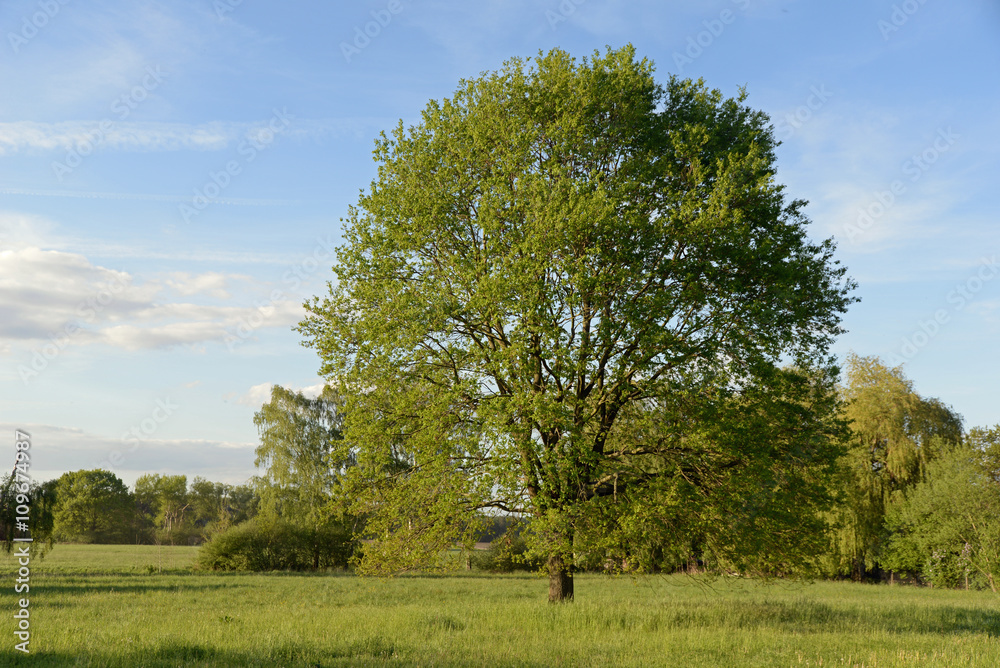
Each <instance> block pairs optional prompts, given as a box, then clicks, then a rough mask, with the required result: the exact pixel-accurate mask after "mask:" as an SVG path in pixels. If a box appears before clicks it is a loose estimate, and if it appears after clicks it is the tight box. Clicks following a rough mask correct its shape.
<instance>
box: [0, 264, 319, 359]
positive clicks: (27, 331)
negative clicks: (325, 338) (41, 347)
mask: <svg viewBox="0 0 1000 668" xmlns="http://www.w3.org/2000/svg"><path fill="white" fill-rule="evenodd" d="M246 280H247V277H246V276H243V275H240V274H223V273H219V272H208V273H205V274H186V273H174V274H171V275H170V276H169V277H168V278H167V279H166V281H165V282H164V281H160V280H157V279H156V278H152V279H150V280H147V281H145V282H142V283H138V282H137V281H136V280H134V277H133V276H131V275H130V274H128V273H126V272H122V271H116V270H113V269H109V268H107V267H102V266H99V265H95V264H93V263H91V262H90V261H89V260H88V259H87V258H86V257H84V256H83V255H80V254H76V253H66V252H63V251H53V250H41V249H40V248H35V247H28V248H22V249H19V250H5V251H0V316H2V317H0V343H6V344H9V342H11V341H29V342H30V341H33V340H44V339H49V338H59V339H60V340H63V339H65V340H67V341H68V342H69V343H72V344H76V345H82V344H93V343H103V344H107V345H111V346H114V347H118V348H124V349H126V350H138V349H149V348H164V347H170V346H176V345H193V344H198V343H205V342H209V341H218V342H220V343H221V342H222V341H223V340H224V339H225V338H226V337H227V336H230V335H231V332H233V331H237V329H238V328H239V327H240V326H241V325H242V326H243V327H244V329H245V330H246V331H248V332H249V334H248V335H246V336H244V338H248V337H249V336H252V335H253V334H254V333H255V332H257V331H259V330H260V329H263V328H269V327H288V326H290V325H292V324H295V323H297V322H299V321H300V320H301V319H302V317H303V316H304V312H303V310H302V306H301V304H300V303H298V301H297V300H295V299H291V298H289V299H287V300H284V301H278V302H274V303H262V305H255V304H253V303H252V302H251V301H250V300H249V299H248V300H247V302H246V303H245V304H240V305H230V304H195V303H191V302H187V301H175V300H172V299H171V298H170V297H171V293H174V294H179V295H180V296H181V297H182V298H183V297H191V296H200V297H205V298H211V299H215V300H219V301H225V302H232V301H233V299H232V297H231V295H230V293H229V291H228V290H227V287H228V286H229V284H230V282H231V281H244V282H245V281H246Z"/></svg>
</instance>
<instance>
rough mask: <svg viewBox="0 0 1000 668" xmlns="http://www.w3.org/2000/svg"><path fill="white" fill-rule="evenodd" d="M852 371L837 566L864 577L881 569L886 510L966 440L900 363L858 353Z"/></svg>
mask: <svg viewBox="0 0 1000 668" xmlns="http://www.w3.org/2000/svg"><path fill="white" fill-rule="evenodd" d="M846 370H847V374H846V376H847V377H846V382H845V384H844V386H843V388H842V395H843V400H844V412H843V414H844V418H845V419H846V420H847V421H848V422H849V424H850V429H851V437H850V440H849V446H848V450H847V453H846V455H845V457H844V459H843V475H844V479H843V483H842V484H843V490H844V495H845V496H844V504H843V505H842V506H841V508H840V524H841V529H840V532H839V540H838V549H837V551H836V552H835V560H836V561H837V563H836V564H835V568H836V570H838V571H840V572H842V573H851V574H852V576H853V577H854V578H855V579H860V578H862V577H864V576H865V575H866V574H870V573H871V572H873V570H874V569H876V568H878V567H879V566H880V561H879V555H880V553H881V551H882V548H883V546H884V545H885V542H886V540H887V539H888V537H889V532H888V529H887V527H886V514H887V512H889V511H890V509H891V508H892V506H893V505H894V504H896V503H899V502H901V501H902V499H903V497H904V494H905V493H906V491H907V490H909V489H911V488H912V487H913V486H914V485H916V484H917V483H919V482H921V481H922V480H924V478H925V475H926V471H927V466H928V464H929V463H930V462H932V461H933V460H934V458H935V457H937V456H938V454H939V453H941V452H945V451H948V450H949V449H951V448H953V447H954V446H956V445H957V444H958V443H959V442H960V441H961V439H962V418H961V417H960V416H959V415H957V414H956V413H954V412H953V411H952V410H951V408H949V407H948V406H946V405H945V404H943V403H942V402H941V401H940V400H938V399H934V398H924V397H921V396H920V395H919V394H918V393H917V392H915V391H914V389H913V383H912V382H911V381H910V380H909V379H907V378H906V376H905V374H904V373H903V369H902V367H901V366H897V367H889V366H886V365H885V364H883V363H882V361H881V360H880V359H879V358H878V357H861V356H858V355H855V354H851V355H849V356H848V357H847V365H846Z"/></svg>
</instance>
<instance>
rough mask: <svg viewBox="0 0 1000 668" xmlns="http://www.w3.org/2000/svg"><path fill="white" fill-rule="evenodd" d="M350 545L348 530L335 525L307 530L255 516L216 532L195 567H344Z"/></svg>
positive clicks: (246, 569)
mask: <svg viewBox="0 0 1000 668" xmlns="http://www.w3.org/2000/svg"><path fill="white" fill-rule="evenodd" d="M353 548H354V545H353V542H352V541H351V538H350V536H349V534H348V532H347V531H346V530H344V529H343V528H342V527H340V526H337V525H327V526H325V527H321V528H319V529H308V528H304V527H300V526H296V525H294V524H292V523H290V522H286V521H284V520H274V519H263V518H259V517H258V518H254V519H252V520H248V521H247V522H244V523H242V524H238V525H236V526H234V527H231V528H229V529H227V530H225V531H223V532H221V533H219V534H216V535H215V536H213V537H212V539H211V540H209V541H208V542H207V543H205V544H204V545H202V547H201V550H199V553H198V567H199V568H204V569H207V570H214V571H283V570H292V571H302V570H315V569H317V568H345V567H346V566H347V561H348V559H349V558H350V556H351V553H352V552H353Z"/></svg>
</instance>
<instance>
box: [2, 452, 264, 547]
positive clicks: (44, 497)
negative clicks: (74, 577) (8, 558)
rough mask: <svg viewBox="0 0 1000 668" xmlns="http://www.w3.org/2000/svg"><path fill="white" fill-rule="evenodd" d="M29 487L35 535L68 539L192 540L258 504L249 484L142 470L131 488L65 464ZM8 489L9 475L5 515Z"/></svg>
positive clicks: (250, 513)
mask: <svg viewBox="0 0 1000 668" xmlns="http://www.w3.org/2000/svg"><path fill="white" fill-rule="evenodd" d="M32 490H33V494H32V495H33V501H34V503H33V504H32V520H31V529H32V535H33V537H34V538H35V539H36V540H39V539H41V540H47V539H49V538H51V539H52V540H54V541H56V542H71V543H103V544H113V543H133V544H166V545H196V544H200V543H202V542H204V541H205V540H207V539H208V538H210V537H211V536H212V535H214V534H215V533H218V532H219V531H224V530H225V529H227V528H228V527H231V526H234V525H237V524H240V523H242V522H245V521H246V520H248V519H250V518H252V517H254V516H255V515H256V514H257V510H258V506H259V504H260V496H259V493H258V491H257V490H256V489H255V487H254V485H253V484H245V485H229V484H226V483H221V482H212V481H210V480H206V479H205V478H201V477H195V478H194V480H193V481H192V482H191V484H190V485H189V484H188V480H187V476H184V475H160V474H146V475H143V476H140V477H139V478H138V480H136V483H135V486H134V487H133V488H132V489H129V488H128V486H127V485H126V484H125V483H124V482H123V481H122V480H121V479H120V478H119V477H118V476H116V475H115V474H114V473H112V472H110V471H106V470H103V469H92V470H79V471H70V472H67V473H64V474H63V475H62V476H60V477H59V478H57V479H55V480H49V481H47V482H45V483H42V484H40V485H35V486H33V488H32ZM13 492H14V484H13V482H12V480H11V479H7V480H6V481H5V485H4V493H3V503H4V513H3V517H4V519H5V521H6V520H7V519H8V517H9V516H10V515H11V513H10V512H9V508H10V501H12V500H13ZM9 497H10V498H9ZM7 534H8V532H7V531H6V530H4V534H3V535H4V537H6V536H7Z"/></svg>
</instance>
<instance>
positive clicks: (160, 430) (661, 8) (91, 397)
mask: <svg viewBox="0 0 1000 668" xmlns="http://www.w3.org/2000/svg"><path fill="white" fill-rule="evenodd" d="M366 32H367V34H366ZM0 34H2V37H3V40H2V43H0V54H2V55H0V82H2V90H3V91H4V93H3V95H2V96H0V314H2V317H0V355H2V356H3V358H4V360H5V364H3V365H2V367H0V374H2V378H0V429H2V430H3V431H5V432H6V433H8V434H9V441H10V444H11V452H12V453H13V440H14V439H13V430H14V429H15V428H22V429H26V430H27V431H29V432H31V434H32V436H33V443H34V445H33V453H34V459H33V461H32V472H33V474H34V476H35V477H36V478H38V479H46V478H50V477H54V476H57V475H59V474H61V473H62V472H63V471H67V470H76V469H80V468H93V467H97V466H103V467H104V468H109V469H111V470H113V471H115V473H117V474H118V475H119V476H120V477H121V478H122V479H124V480H125V481H126V482H128V483H130V484H131V483H132V482H133V481H134V480H135V478H136V477H137V476H138V475H140V474H142V473H144V472H158V473H170V474H176V473H183V474H186V475H188V476H189V478H191V477H193V476H195V475H201V476H205V477H208V478H209V479H212V480H221V481H226V482H232V483H238V482H243V481H245V480H246V479H247V478H248V477H249V476H251V475H253V473H254V472H255V469H254V465H253V459H254V454H253V449H254V447H255V445H256V442H257V440H256V439H257V434H256V431H255V429H254V426H253V423H252V418H253V413H254V411H255V410H257V409H258V408H259V406H260V404H261V403H262V402H263V401H264V400H266V398H267V396H268V388H269V387H270V385H271V384H272V383H279V384H282V385H286V386H288V387H292V388H296V389H304V388H308V389H311V390H312V391H315V390H316V389H318V387H319V386H320V384H321V382H322V381H321V379H320V378H318V377H317V375H316V371H317V369H318V367H319V361H318V359H317V357H316V355H315V353H314V352H313V351H311V350H310V349H307V348H304V347H302V346H301V343H300V340H301V339H300V336H299V334H297V333H296V332H294V331H293V330H292V326H293V325H294V324H295V323H296V322H298V320H299V319H300V318H301V316H302V314H303V312H302V309H301V302H302V301H303V300H304V299H306V298H308V297H309V296H311V295H314V294H320V293H322V292H323V291H324V290H325V282H326V281H327V280H329V279H330V278H331V276H332V274H331V271H330V265H331V253H332V248H333V247H334V246H336V245H337V243H338V242H339V234H340V225H341V223H340V218H341V217H342V216H344V215H345V214H346V211H347V207H348V205H350V204H353V203H354V202H356V200H357V196H358V192H359V191H360V190H361V189H363V188H366V187H367V186H368V184H369V182H370V181H371V179H372V178H373V176H374V174H375V165H374V163H373V162H372V157H371V151H372V148H373V139H374V138H375V136H376V135H377V134H378V132H379V131H380V130H383V129H388V128H390V127H391V126H393V125H394V124H395V123H396V122H397V121H398V120H399V119H402V120H403V121H404V122H406V123H412V122H415V121H416V120H417V119H418V118H419V113H420V110H421V109H422V108H423V107H424V106H425V105H426V103H427V102H428V101H429V100H431V99H440V98H442V97H447V96H450V95H451V94H452V92H453V91H454V90H455V87H456V84H457V82H458V80H459V79H461V78H469V77H474V76H476V75H477V74H479V73H481V72H483V71H487V70H493V69H496V68H498V67H499V66H500V65H501V64H502V63H503V62H504V61H505V60H507V59H509V58H511V57H514V56H520V57H532V56H534V55H536V54H537V53H538V52H539V50H542V51H547V50H549V49H551V48H553V47H560V48H563V49H565V50H567V51H569V52H570V53H571V54H573V55H574V56H576V57H583V56H587V55H590V54H591V53H592V52H593V51H594V50H595V49H600V50H603V49H604V48H605V47H606V46H608V45H610V46H612V47H620V46H622V45H624V44H626V43H632V44H633V45H635V47H636V49H637V51H638V53H639V54H640V55H641V56H645V57H648V58H650V59H651V60H652V61H653V62H654V63H655V64H656V67H657V76H658V77H659V78H661V80H665V79H666V78H667V77H668V76H669V75H670V74H679V75H681V76H690V77H704V78H705V80H706V81H707V83H708V84H709V85H710V86H712V87H715V88H719V89H721V90H722V91H723V92H724V93H726V94H727V95H734V94H736V93H737V91H738V88H739V87H740V86H746V88H747V90H748V92H749V101H748V103H749V104H750V105H751V106H753V107H755V108H758V109H762V110H764V111H765V112H767V113H768V114H770V115H771V117H772V119H773V120H774V123H775V127H776V133H777V136H778V137H779V138H780V139H782V141H783V142H784V143H783V145H782V146H781V148H780V149H779V172H778V178H779V180H780V181H782V182H784V183H785V184H787V186H788V193H789V195H791V196H793V197H796V198H802V199H806V200H809V201H810V205H809V207H808V208H807V212H808V215H809V217H810V218H811V219H812V221H813V224H812V228H811V234H812V236H813V237H814V238H816V239H821V238H827V237H830V236H833V237H835V238H836V240H837V242H838V246H839V251H838V259H840V260H841V261H842V262H843V263H844V264H845V265H846V266H847V267H848V269H849V273H850V275H851V276H853V277H854V278H855V279H856V280H857V281H858V283H859V286H860V287H859V289H858V291H857V295H858V296H859V297H861V299H862V301H861V302H860V303H859V304H855V305H854V306H853V307H852V308H851V310H850V311H849V313H848V314H847V315H846V318H845V325H846V327H847V328H848V329H849V330H850V331H849V333H848V334H846V335H845V336H843V337H842V338H841V339H840V340H839V341H838V343H837V345H836V348H835V352H836V353H838V354H839V355H843V354H846V353H847V352H849V351H852V350H853V351H855V352H857V353H859V354H862V355H880V356H882V357H883V359H885V360H886V361H894V362H897V363H898V362H905V370H906V373H907V374H908V376H909V377H910V378H911V379H912V380H913V381H914V383H915V387H916V389H917V391H918V392H920V393H921V394H923V395H925V396H936V397H939V398H941V399H942V400H943V401H945V402H947V403H949V404H951V405H952V406H953V407H954V408H955V409H956V410H957V411H958V412H960V413H961V414H962V415H963V416H964V417H965V419H966V426H967V427H971V426H976V425H986V424H994V423H997V422H1000V408H998V407H997V402H996V398H997V396H1000V355H998V354H997V353H996V347H995V343H996V341H997V340H998V334H1000V280H995V279H997V278H1000V226H998V225H997V210H996V203H997V197H996V192H997V183H1000V165H998V157H997V156H998V155H1000V94H998V90H1000V88H998V84H1000V80H998V79H1000V77H998V74H997V72H998V71H1000V68H998V65H1000V3H997V2H995V1H987V0H953V1H952V2H948V3H945V2H943V0H906V1H905V2H898V1H897V2H895V3H894V2H889V1H881V0H878V1H871V0H866V1H864V2H862V1H860V0H858V1H854V0H848V1H845V2H839V3H832V2H822V3H820V2H804V1H796V0H773V1H768V0H718V1H713V2H652V1H649V2H644V1H633V2H624V1H618V2H601V1H598V0H563V1H562V2H558V1H552V2H545V1H542V2H526V1H525V2H521V1H518V0H509V1H506V2H501V1H485V2H477V3H460V2H457V1H450V0H449V1H439V2H429V1H427V2H418V1H414V0H391V1H390V0H385V1H382V0H379V1H376V2H354V3H332V2H323V3H321V2H306V1H295V2H288V3H280V4H279V3H265V2H260V1H259V0H242V1H240V0H176V1H172V2H170V3H163V4H160V3H152V2H143V1H135V0H130V1H128V2H125V1H121V2H118V1H107V2H103V1H97V0H91V1H88V0H72V1H70V0H62V1H60V0H41V1H39V0H33V1H21V0H8V1H5V2H4V3H3V5H2V8H0ZM11 456H12V457H13V454H12V455H11Z"/></svg>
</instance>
